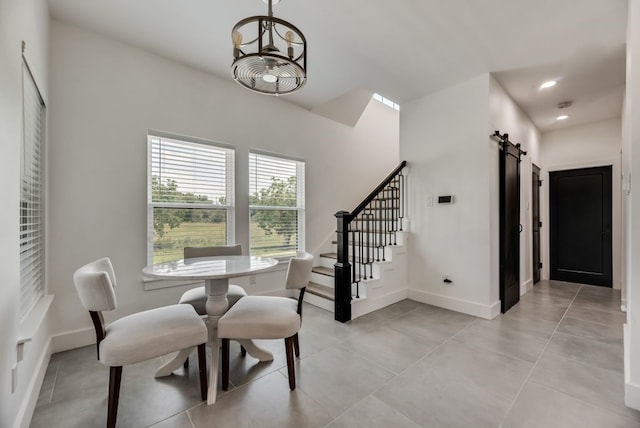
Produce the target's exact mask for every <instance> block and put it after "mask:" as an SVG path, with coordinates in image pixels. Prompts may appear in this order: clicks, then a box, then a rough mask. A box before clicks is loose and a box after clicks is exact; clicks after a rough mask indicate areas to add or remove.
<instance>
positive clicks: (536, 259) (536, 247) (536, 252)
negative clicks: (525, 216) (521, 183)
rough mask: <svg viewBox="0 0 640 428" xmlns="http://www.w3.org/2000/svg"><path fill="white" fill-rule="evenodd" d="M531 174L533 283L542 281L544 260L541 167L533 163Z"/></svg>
mask: <svg viewBox="0 0 640 428" xmlns="http://www.w3.org/2000/svg"><path fill="white" fill-rule="evenodd" d="M532 167H533V171H532V174H531V187H532V188H531V199H532V201H531V226H532V237H531V239H532V244H533V248H532V256H533V257H532V259H533V270H532V272H533V283H534V284H536V283H537V282H538V281H540V268H542V263H541V262H542V260H541V259H540V227H542V223H541V222H540V186H541V185H542V181H540V168H538V167H537V166H535V165H532Z"/></svg>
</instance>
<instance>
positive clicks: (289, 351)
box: [284, 336, 296, 391]
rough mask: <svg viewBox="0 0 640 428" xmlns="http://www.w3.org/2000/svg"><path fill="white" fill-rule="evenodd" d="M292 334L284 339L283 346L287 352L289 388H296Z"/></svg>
mask: <svg viewBox="0 0 640 428" xmlns="http://www.w3.org/2000/svg"><path fill="white" fill-rule="evenodd" d="M293 343H294V339H293V336H291V337H287V338H286V339H284V348H285V351H286V354H287V374H288V375H289V389H291V390H292V391H293V390H294V389H296V369H295V367H294V365H293V364H294V361H293Z"/></svg>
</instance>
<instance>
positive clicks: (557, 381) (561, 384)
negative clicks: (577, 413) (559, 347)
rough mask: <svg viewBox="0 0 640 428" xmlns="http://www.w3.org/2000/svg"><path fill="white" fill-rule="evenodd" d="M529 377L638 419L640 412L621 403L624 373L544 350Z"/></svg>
mask: <svg viewBox="0 0 640 428" xmlns="http://www.w3.org/2000/svg"><path fill="white" fill-rule="evenodd" d="M530 380H531V381H532V382H536V383H539V384H541V385H543V386H546V387H547V388H551V389H554V390H556V391H560V392H564V393H566V394H569V395H571V396H572V397H576V398H578V399H580V400H583V401H586V402H588V403H591V404H594V405H596V406H600V407H604V408H607V409H609V410H611V411H614V412H616V413H619V414H621V415H623V416H627V417H633V418H635V419H637V420H638V421H639V423H640V412H638V411H635V410H632V409H629V408H627V407H625V405H624V375H623V374H622V373H620V372H618V371H615V370H607V369H603V368H599V367H593V366H587V365H585V364H583V363H581V362H578V361H575V360H569V359H566V358H563V357H561V356H559V355H557V354H553V353H548V352H547V353H545V355H543V356H542V358H540V361H538V364H537V365H536V367H535V369H534V371H533V373H532V374H531V378H530Z"/></svg>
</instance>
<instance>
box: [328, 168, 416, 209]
mask: <svg viewBox="0 0 640 428" xmlns="http://www.w3.org/2000/svg"><path fill="white" fill-rule="evenodd" d="M405 166H407V161H406V160H405V161H402V162H400V165H398V166H397V167H396V168H395V169H394V170H393V171H392V172H391V174H389V175H388V176H387V178H385V179H384V180H382V182H381V183H380V184H378V186H377V187H376V188H375V189H374V190H373V192H371V193H370V194H369V196H367V197H366V198H364V200H363V201H362V202H361V203H360V205H358V206H357V207H356V208H355V209H354V210H353V211H351V212H349V213H348V214H349V215H348V217H350V219H349V221H351V220H352V219H353V218H355V217H356V216H357V215H358V214H360V212H362V210H364V209H365V208H366V207H367V205H369V203H370V202H371V201H373V199H374V198H375V197H376V196H378V194H379V193H380V192H381V191H382V190H383V189H384V188H385V187H386V186H387V184H389V183H391V181H393V179H394V178H395V177H396V175H398V173H399V172H400V171H402V170H403V169H404V167H405ZM338 212H339V213H344V212H345V211H338ZM337 214H338V213H336V215H337Z"/></svg>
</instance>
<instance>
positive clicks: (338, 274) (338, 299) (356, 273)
mask: <svg viewBox="0 0 640 428" xmlns="http://www.w3.org/2000/svg"><path fill="white" fill-rule="evenodd" d="M406 166H407V161H402V162H401V163H400V165H398V166H397V167H396V168H395V169H394V170H393V171H392V172H391V174H389V175H388V176H387V177H386V178H385V179H384V180H383V181H382V182H381V183H380V184H379V185H378V186H377V187H376V188H375V189H374V190H373V192H371V193H370V194H369V196H367V197H366V198H365V199H364V200H363V201H362V202H361V203H360V204H359V205H358V206H357V207H356V208H355V209H354V210H353V211H351V212H348V211H338V212H337V213H336V214H335V216H336V218H337V222H338V224H337V229H336V235H337V248H336V250H337V261H336V263H335V265H334V273H335V283H334V284H335V290H334V293H335V319H336V321H341V322H346V321H349V320H351V300H352V293H353V292H352V285H355V297H356V298H357V299H359V298H360V282H361V281H363V280H366V279H371V278H373V264H374V263H375V262H380V261H385V260H386V258H385V251H386V247H387V246H389V245H397V237H396V235H397V232H399V231H402V227H403V220H404V215H405V195H406V193H405V177H404V175H403V174H402V170H403V169H404V168H405V167H406ZM361 213H362V214H361ZM350 247H351V248H350ZM349 253H351V254H349ZM374 255H375V256H374ZM381 255H382V257H381Z"/></svg>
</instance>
